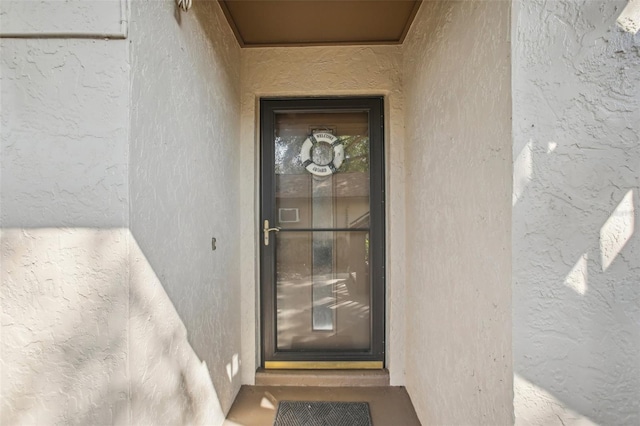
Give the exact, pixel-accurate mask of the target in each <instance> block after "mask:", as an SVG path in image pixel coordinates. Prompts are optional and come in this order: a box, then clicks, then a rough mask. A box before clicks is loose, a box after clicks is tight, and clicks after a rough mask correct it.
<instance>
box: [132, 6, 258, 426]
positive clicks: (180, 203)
mask: <svg viewBox="0 0 640 426" xmlns="http://www.w3.org/2000/svg"><path fill="white" fill-rule="evenodd" d="M131 7H132V10H131V25H130V37H131V42H132V45H131V54H132V66H131V72H132V86H131V91H132V93H131V102H132V103H131V146H130V176H129V183H130V192H131V232H132V235H133V238H134V240H135V242H136V243H137V245H135V244H134V245H133V248H132V251H131V256H132V259H131V262H132V280H131V299H130V300H131V307H130V309H131V313H132V324H131V381H132V398H133V401H132V419H133V421H134V422H136V423H141V424H142V423H145V424H150V423H158V422H162V423H167V424H184V423H189V422H195V423H203V424H215V423H217V422H219V421H221V420H222V418H223V412H226V410H228V409H229V407H230V406H231V403H232V402H233V398H234V397H235V394H236V393H237V391H238V389H239V387H240V375H239V355H240V286H239V282H240V263H239V259H240V252H239V236H240V222H239V207H240V203H239V202H240V198H239V197H240V195H239V194H240V175H241V169H240V144H239V142H238V141H239V130H240V77H239V75H240V49H239V47H238V45H237V43H236V41H235V38H234V36H233V34H232V32H231V30H230V29H229V26H228V24H227V23H226V21H225V19H224V16H223V14H222V11H221V9H220V7H219V5H218V3H217V2H214V1H207V2H196V3H195V4H194V7H193V9H191V11H190V12H189V13H186V14H185V13H176V6H175V3H174V2H173V1H172V0H166V1H134V2H133V3H132V5H131ZM213 237H215V238H216V239H217V249H216V250H215V251H212V248H211V239H212V238H213ZM157 302H160V303H157ZM171 305H173V306H171ZM182 324H184V327H186V331H185V330H184V328H183V326H182ZM187 339H188V341H187ZM199 360H202V362H203V363H206V365H204V364H202V365H201V364H200V361H199ZM250 368H252V366H250ZM207 369H208V373H209V374H210V377H211V379H209V374H207ZM209 380H211V382H210V381H209ZM199 389H204V390H205V393H203V392H201V391H199ZM218 403H219V406H218Z"/></svg>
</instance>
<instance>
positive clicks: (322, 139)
mask: <svg viewBox="0 0 640 426" xmlns="http://www.w3.org/2000/svg"><path fill="white" fill-rule="evenodd" d="M318 143H327V144H329V145H331V147H332V148H333V158H332V159H331V161H330V162H329V163H327V164H317V163H314V162H313V160H312V159H311V150H312V149H313V147H314V146H315V145H316V144H318ZM300 159H301V160H302V165H303V166H304V167H305V168H306V169H307V171H308V172H309V173H312V174H314V175H316V176H329V175H330V174H333V173H335V172H337V171H338V169H339V168H340V166H341V165H342V162H343V161H344V147H343V146H342V142H340V141H339V140H338V138H337V137H335V136H334V135H332V134H331V133H324V132H321V133H313V134H311V135H309V137H308V138H307V139H305V141H304V142H303V144H302V148H300Z"/></svg>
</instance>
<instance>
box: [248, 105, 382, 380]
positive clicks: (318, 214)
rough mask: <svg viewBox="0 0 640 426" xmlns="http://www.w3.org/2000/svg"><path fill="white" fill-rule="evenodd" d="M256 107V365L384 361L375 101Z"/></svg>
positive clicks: (365, 365)
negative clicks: (258, 189)
mask: <svg viewBox="0 0 640 426" xmlns="http://www.w3.org/2000/svg"><path fill="white" fill-rule="evenodd" d="M260 107H261V222H260V225H261V228H262V235H261V241H260V246H261V322H262V360H263V366H264V367H265V368H309V369H315V368H318V369H319V368H383V367H384V364H383V363H384V275H385V273H384V159H383V153H384V149H383V134H384V132H383V123H384V120H383V116H382V114H383V99H382V98H377V97H376V98H328V99H318V98H308V99H263V100H261V103H260Z"/></svg>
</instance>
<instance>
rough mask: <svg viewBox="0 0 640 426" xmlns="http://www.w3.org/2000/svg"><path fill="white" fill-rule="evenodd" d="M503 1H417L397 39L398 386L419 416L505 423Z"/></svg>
mask: <svg viewBox="0 0 640 426" xmlns="http://www.w3.org/2000/svg"><path fill="white" fill-rule="evenodd" d="M508 39H509V2H506V1H491V2H484V1H483V2H424V3H423V4H422V7H421V10H420V11H419V12H418V15H417V16H416V21H415V22H414V24H413V26H412V28H411V31H410V32H409V35H408V38H407V40H406V41H405V44H404V46H403V55H404V56H403V58H404V93H405V116H406V120H405V123H406V142H407V143H406V146H405V154H406V161H405V164H406V172H407V176H406V205H407V208H406V222H407V237H406V238H407V250H406V254H407V255H406V282H407V288H406V293H407V306H406V321H407V335H406V339H405V341H406V345H405V350H406V370H407V378H406V386H407V390H408V392H409V395H410V396H411V400H412V401H413V403H414V406H415V408H416V411H417V413H418V416H419V417H420V419H421V421H422V422H423V423H424V424H448V425H453V424H456V425H460V424H485V425H489V424H491V425H499V424H500V425H504V424H510V423H511V422H512V415H513V404H512V401H513V396H512V369H511V366H512V361H511V291H510V287H511V255H510V248H511V247H510V246H511V233H510V232H511V222H510V213H511V204H510V201H511V123H510V120H509V115H510V112H511V100H510V85H509V82H510V71H509V53H510V46H509V40H508Z"/></svg>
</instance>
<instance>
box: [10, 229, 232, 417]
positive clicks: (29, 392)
mask: <svg viewBox="0 0 640 426" xmlns="http://www.w3.org/2000/svg"><path fill="white" fill-rule="evenodd" d="M129 241H130V242H131V244H130V247H129V248H128V247H127V245H128V244H129ZM129 259H130V260H131V263H130V269H129ZM129 270H130V273H131V275H130V277H131V278H130V281H129ZM127 288H129V289H130V290H129V292H128V291H127ZM1 301H2V310H3V311H2V356H3V368H2V405H1V415H2V417H1V418H2V423H3V424H52V423H65V424H72V423H73V424H76V423H77V424H114V423H117V424H132V423H134V424H221V423H222V421H223V420H224V417H225V416H224V413H223V412H222V409H221V407H220V404H219V402H218V397H217V394H216V391H215V389H214V387H213V385H212V382H211V378H210V376H209V371H208V369H207V366H206V364H205V363H201V362H200V360H199V359H198V357H197V355H196V354H195V352H194V351H193V349H192V348H191V346H190V344H189V342H188V341H187V335H186V330H185V328H184V325H183V324H182V322H181V320H180V318H179V317H178V315H177V313H176V311H175V309H174V308H173V305H172V303H171V301H170V300H169V298H168V297H167V295H166V293H165V291H164V289H163V287H162V285H161V283H160V281H159V280H158V279H157V277H156V276H155V273H154V272H153V270H152V269H151V267H150V265H149V263H148V262H147V261H146V259H145V257H144V255H143V254H142V252H141V251H140V250H139V249H138V247H137V245H136V244H135V241H134V239H133V238H132V237H131V236H130V234H129V231H128V230H126V229H120V228H114V229H100V230H98V229H90V228H36V229H3V230H2V300H1Z"/></svg>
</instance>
